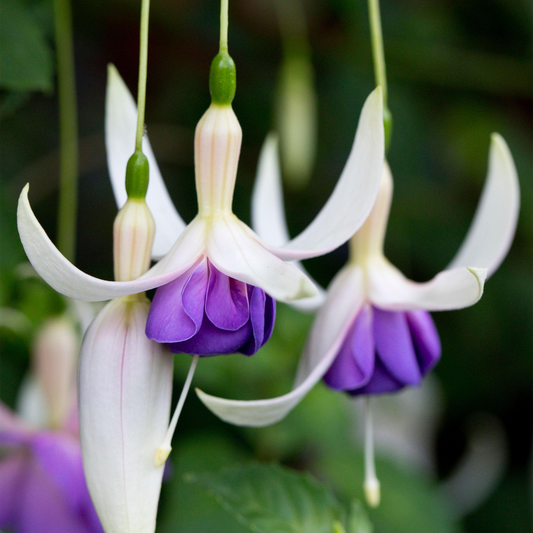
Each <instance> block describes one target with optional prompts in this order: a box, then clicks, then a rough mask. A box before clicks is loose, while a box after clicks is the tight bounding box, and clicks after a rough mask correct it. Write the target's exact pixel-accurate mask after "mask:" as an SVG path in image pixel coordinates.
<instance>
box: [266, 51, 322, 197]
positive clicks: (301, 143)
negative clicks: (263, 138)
mask: <svg viewBox="0 0 533 533" xmlns="http://www.w3.org/2000/svg"><path fill="white" fill-rule="evenodd" d="M316 123H317V104H316V94H315V89H314V72H313V66H312V64H311V60H310V58H309V57H308V55H307V54H290V55H287V57H286V58H285V59H284V61H283V65H282V67H281V72H280V78H279V86H278V94H277V101H276V124H277V127H278V130H279V134H280V138H281V156H282V162H283V170H284V171H285V175H286V178H287V184H288V185H290V186H291V187H293V188H295V189H296V188H302V187H305V186H306V185H307V182H308V181H309V178H310V176H311V172H312V170H313V165H314V162H315V152H316V135H317V126H316Z"/></svg>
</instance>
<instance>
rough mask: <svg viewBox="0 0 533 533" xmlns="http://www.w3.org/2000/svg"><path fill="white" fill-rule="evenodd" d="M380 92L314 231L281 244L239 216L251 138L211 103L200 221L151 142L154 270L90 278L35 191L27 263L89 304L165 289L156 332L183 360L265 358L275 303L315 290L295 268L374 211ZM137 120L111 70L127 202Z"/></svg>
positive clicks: (201, 158)
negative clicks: (169, 184) (167, 182)
mask: <svg viewBox="0 0 533 533" xmlns="http://www.w3.org/2000/svg"><path fill="white" fill-rule="evenodd" d="M380 91H381V90H380V89H379V88H378V89H376V90H375V91H374V92H373V93H372V94H371V95H370V96H369V97H368V99H367V102H366V103H365V106H364V107H363V111H362V113H361V118H360V121H359V127H358V129H357V134H356V137H355V141H354V145H353V148H352V151H351V153H350V157H349V158H348V162H347V164H346V167H345V169H344V171H343V173H342V175H341V178H340V179H339V182H338V184H337V187H336V188H335V190H334V192H333V194H332V195H331V197H330V199H329V200H328V202H327V203H326V205H325V206H324V208H323V209H322V211H321V212H320V213H319V214H318V215H317V217H316V219H315V220H314V221H313V222H312V223H311V224H310V225H309V227H308V228H307V229H306V230H304V231H303V232H302V233H301V234H300V235H299V236H298V237H296V238H295V239H293V240H291V241H289V242H288V243H284V244H283V245H282V246H269V245H266V244H263V243H262V241H261V240H260V238H259V237H258V236H257V235H256V234H255V233H254V232H252V230H251V229H250V228H249V227H248V226H246V225H245V224H243V223H242V222H241V221H240V220H239V219H237V217H236V216H235V215H234V214H233V213H232V211H231V203H232V197H233V188H234V183H235V177H236V172H237V163H238V158H239V152H240V145H241V136H242V134H241V129H240V126H239V123H238V121H237V118H236V117H235V114H234V112H233V110H232V108H231V105H218V104H211V106H210V108H209V109H208V110H207V112H206V113H205V115H204V116H203V118H202V119H201V120H200V122H199V124H198V127H197V129H196V137H195V168H196V186H197V192H198V206H199V213H198V215H197V216H196V217H195V219H194V220H193V221H192V222H191V223H190V224H189V225H188V226H185V224H184V223H183V222H182V221H181V219H180V218H179V215H178V214H177V213H176V212H175V209H174V207H173V206H172V203H171V202H170V199H169V197H168V194H167V193H166V191H164V185H163V182H162V179H161V176H160V174H159V171H158V169H157V164H156V163H155V160H154V158H153V155H152V152H151V150H150V147H149V144H148V141H147V140H145V143H144V145H143V146H144V151H145V153H146V155H147V157H148V160H149V162H150V185H149V189H148V195H147V204H148V206H149V207H150V210H151V212H152V213H153V215H154V218H155V221H156V235H155V242H154V255H155V256H156V257H160V256H161V255H164V256H163V258H162V259H160V261H159V262H158V263H157V264H156V265H155V266H154V267H152V268H151V269H150V270H149V271H148V272H146V273H145V274H144V275H142V276H141V277H140V278H139V279H136V280H131V281H116V282H112V281H104V280H100V279H97V278H93V277H91V276H89V275H87V274H85V273H83V272H81V271H80V270H78V269H77V268H76V267H74V266H73V265H72V264H71V263H69V262H68V261H67V260H66V259H65V258H64V257H63V256H62V255H61V254H60V253H59V252H58V251H57V249H56V248H55V246H54V245H53V244H52V242H51V241H50V239H49V238H48V237H47V236H46V234H45V233H44V231H43V229H42V228H41V226H40V225H39V223H38V221H37V219H36V218H35V216H34V215H33V213H32V211H31V208H30V205H29V202H28V197H27V194H28V186H26V187H25V188H24V190H23V192H22V194H21V197H20V201H19V210H18V225H19V233H20V237H21V241H22V243H23V245H24V248H25V250H26V253H27V255H28V258H29V259H30V261H31V262H32V264H33V265H34V267H35V269H36V270H37V272H38V273H39V274H40V275H41V277H42V278H43V279H44V280H45V281H46V282H47V283H48V284H49V285H51V286H52V287H53V288H54V289H56V290H57V291H58V292H61V293H62V294H65V295H67V296H70V297H72V298H77V299H81V300H86V301H96V300H105V299H109V298H116V297H120V296H124V295H128V294H135V293H139V292H142V291H145V290H148V289H152V288H156V287H160V289H158V291H157V293H156V297H155V298H154V303H153V304H152V307H151V309H150V315H149V318H148V324H147V333H148V335H149V337H150V338H153V339H155V340H157V341H159V342H164V343H167V344H169V345H170V347H171V349H173V351H186V352H187V353H198V354H201V355H210V354H214V353H231V352H233V351H241V352H243V353H246V354H252V353H255V351H257V349H258V348H259V347H260V346H261V345H262V344H264V342H266V340H267V339H268V337H269V336H270V333H271V330H272V324H273V321H274V303H273V300H272V299H273V298H275V299H277V300H280V301H284V302H287V301H292V300H295V299H299V298H304V297H308V296H312V295H313V294H315V292H316V289H315V288H314V285H313V283H312V282H311V281H310V280H309V279H308V278H307V276H306V275H305V274H304V273H302V271H300V270H299V269H298V268H297V267H296V266H294V265H292V264H290V263H288V262H286V261H287V260H294V259H303V258H308V257H316V256H318V255H322V254H324V253H327V252H329V251H331V250H333V249H335V248H337V247H338V246H340V245H341V244H342V243H343V242H345V241H346V240H347V239H348V238H349V237H350V235H352V234H353V232H354V231H355V230H356V229H358V228H359V227H360V226H361V225H362V223H363V222H364V220H365V218H366V217H367V216H368V213H369V212H370V209H371V208H372V205H373V203H374V201H375V198H376V194H377V191H378V188H379V180H380V175H381V168H382V165H383V125H382V120H381V115H382V102H381V92H380ZM135 117H136V109H135V105H134V103H133V100H132V98H131V96H130V95H129V93H128V91H127V89H126V87H125V86H124V84H123V82H122V80H121V79H120V77H119V76H118V73H117V72H116V70H115V69H114V68H111V69H110V72H109V86H108V96H107V117H106V130H107V133H106V135H107V148H108V158H109V167H110V174H111V178H112V181H113V186H114V188H115V192H116V193H117V190H118V193H117V198H118V199H119V200H118V201H119V204H120V203H122V202H123V200H124V191H123V189H124V168H125V165H126V162H127V158H128V156H129V155H130V153H131V143H132V139H133V135H134V131H135V128H134V127H132V125H134V124H135ZM172 242H174V244H173V245H171V243H172ZM199 302H200V304H198V303H199ZM202 307H203V309H202ZM222 310H224V312H222ZM216 339H218V340H216Z"/></svg>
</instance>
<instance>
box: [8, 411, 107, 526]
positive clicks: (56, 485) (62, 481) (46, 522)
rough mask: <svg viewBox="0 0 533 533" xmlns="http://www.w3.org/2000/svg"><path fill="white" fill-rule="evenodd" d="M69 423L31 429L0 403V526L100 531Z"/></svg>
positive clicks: (79, 454)
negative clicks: (51, 428) (50, 428)
mask: <svg viewBox="0 0 533 533" xmlns="http://www.w3.org/2000/svg"><path fill="white" fill-rule="evenodd" d="M71 429H73V428H70V427H68V428H67V427H65V428H61V429H58V430H56V431H49V430H31V429H29V428H27V427H26V426H25V425H24V424H23V423H22V422H21V421H19V420H18V419H17V418H16V417H15V416H14V415H12V414H11V413H10V412H9V410H8V409H7V408H6V407H4V406H3V405H1V404H0V453H1V454H2V457H3V458H2V460H1V461H0V528H2V529H6V530H9V531H14V532H16V533H35V532H37V531H38V532H39V533H103V529H102V526H101V525H100V521H99V520H98V516H97V515H96V511H95V510H94V506H93V503H92V501H91V497H90V496H89V491H88V490H87V484H86V482H85V476H84V473H83V465H82V460H81V448H80V441H79V438H78V437H77V433H76V432H74V431H71Z"/></svg>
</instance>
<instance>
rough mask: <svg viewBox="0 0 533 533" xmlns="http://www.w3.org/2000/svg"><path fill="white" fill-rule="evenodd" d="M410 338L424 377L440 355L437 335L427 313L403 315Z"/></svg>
mask: <svg viewBox="0 0 533 533" xmlns="http://www.w3.org/2000/svg"><path fill="white" fill-rule="evenodd" d="M405 315H406V317H407V323H408V324H409V330H410V331H411V338H412V339H413V344H414V347H415V350H416V355H417V356H418V363H419V364H420V370H421V371H422V375H426V374H427V373H428V372H429V371H430V370H431V369H432V368H433V367H434V366H435V365H436V364H437V363H438V362H439V360H440V356H441V353H442V350H441V345H440V338H439V333H438V332H437V328H436V326H435V322H433V318H431V315H430V314H429V313H428V312H427V311H408V312H406V313H405Z"/></svg>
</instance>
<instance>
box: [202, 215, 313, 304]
mask: <svg viewBox="0 0 533 533" xmlns="http://www.w3.org/2000/svg"><path fill="white" fill-rule="evenodd" d="M208 236H209V237H208V242H207V256H208V257H209V260H210V261H211V262H212V263H213V264H214V265H215V267H216V268H218V270H220V271H221V272H223V273H224V274H226V275H227V276H230V277H232V278H235V279H238V280H239V281H244V282H245V283H249V284H250V285H255V286H257V287H260V288H261V289H263V290H264V291H265V292H266V293H267V294H269V295H270V296H272V298H275V299H276V300H279V301H282V302H287V301H291V300H296V299H298V298H306V297H309V296H314V295H315V294H316V289H315V287H314V285H313V283H312V282H311V281H309V279H308V278H307V277H306V276H305V274H303V273H302V272H301V271H300V270H299V269H298V268H296V267H295V266H294V265H290V264H289V263H285V262H284V261H282V260H281V259H278V258H277V257H276V256H275V255H274V254H272V253H271V252H269V251H268V250H267V249H266V248H265V247H264V246H263V244H261V242H260V241H259V239H258V237H257V235H255V233H254V232H253V231H252V230H251V229H250V228H249V227H248V226H246V224H244V223H243V222H241V221H240V220H239V219H238V218H237V217H236V216H235V215H233V214H228V215H224V216H219V217H215V218H213V219H212V221H211V228H210V231H208Z"/></svg>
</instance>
